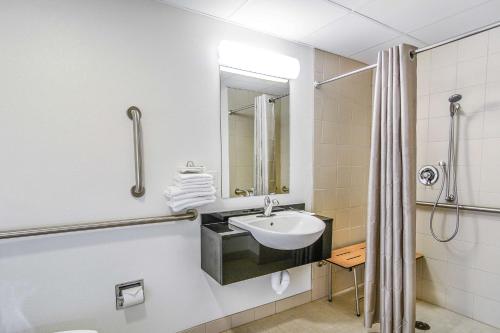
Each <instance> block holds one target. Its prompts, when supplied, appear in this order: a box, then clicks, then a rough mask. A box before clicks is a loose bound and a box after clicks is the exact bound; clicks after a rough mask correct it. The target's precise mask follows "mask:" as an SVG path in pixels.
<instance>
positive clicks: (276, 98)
mask: <svg viewBox="0 0 500 333" xmlns="http://www.w3.org/2000/svg"><path fill="white" fill-rule="evenodd" d="M288 96H290V94H285V95H281V96H278V97H273V98H269V103H274V102H276V101H277V100H279V99H282V98H285V97H288Z"/></svg>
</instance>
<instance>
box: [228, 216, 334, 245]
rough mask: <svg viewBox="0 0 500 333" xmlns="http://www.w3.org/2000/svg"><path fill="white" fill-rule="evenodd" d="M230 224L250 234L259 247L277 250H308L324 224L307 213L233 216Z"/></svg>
mask: <svg viewBox="0 0 500 333" xmlns="http://www.w3.org/2000/svg"><path fill="white" fill-rule="evenodd" d="M229 224H231V225H233V226H236V227H238V228H241V229H245V230H248V231H250V233H251V234H252V236H253V237H254V238H255V239H256V240H257V241H258V242H259V243H261V244H262V245H265V246H267V247H271V248H274V249H278V250H295V249H301V248H304V247H307V246H309V245H311V244H313V243H314V242H315V241H317V240H318V238H319V237H321V235H322V234H323V231H324V230H325V223H324V222H323V221H321V220H320V219H318V218H317V217H314V216H312V215H311V214H309V213H303V212H297V211H283V212H276V213H274V215H273V216H269V217H263V216H262V215H261V214H259V215H247V216H235V217H231V218H230V219H229Z"/></svg>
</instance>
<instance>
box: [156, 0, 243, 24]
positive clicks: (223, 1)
mask: <svg viewBox="0 0 500 333" xmlns="http://www.w3.org/2000/svg"><path fill="white" fill-rule="evenodd" d="M159 1H160V2H163V3H166V4H170V5H172V6H175V7H180V8H184V9H190V10H194V11H197V12H200V13H203V14H208V15H212V16H216V17H219V18H224V19H225V18H228V17H229V16H230V15H231V14H232V13H234V12H235V11H236V10H237V9H238V8H240V7H241V6H242V5H243V4H244V3H245V2H246V1H247V0H159Z"/></svg>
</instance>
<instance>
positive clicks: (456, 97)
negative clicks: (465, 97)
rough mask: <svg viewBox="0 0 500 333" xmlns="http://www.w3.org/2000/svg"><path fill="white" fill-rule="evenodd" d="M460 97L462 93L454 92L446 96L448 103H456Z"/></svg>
mask: <svg viewBox="0 0 500 333" xmlns="http://www.w3.org/2000/svg"><path fill="white" fill-rule="evenodd" d="M461 99H462V95H460V94H454V95H451V96H450V98H448V101H449V102H450V103H456V102H458V101H460V100H461Z"/></svg>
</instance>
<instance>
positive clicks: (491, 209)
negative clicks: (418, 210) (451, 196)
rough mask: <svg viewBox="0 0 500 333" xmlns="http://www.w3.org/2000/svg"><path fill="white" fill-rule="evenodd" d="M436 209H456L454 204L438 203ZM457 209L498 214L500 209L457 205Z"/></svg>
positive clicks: (422, 202) (419, 203) (427, 205)
mask: <svg viewBox="0 0 500 333" xmlns="http://www.w3.org/2000/svg"><path fill="white" fill-rule="evenodd" d="M434 205H435V203H434V202H428V201H417V206H423V207H434ZM437 207H439V208H451V209H456V205H454V204H448V203H438V204H437ZM458 208H460V210H466V211H469V212H480V213H494V214H500V208H494V207H480V206H468V205H458Z"/></svg>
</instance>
